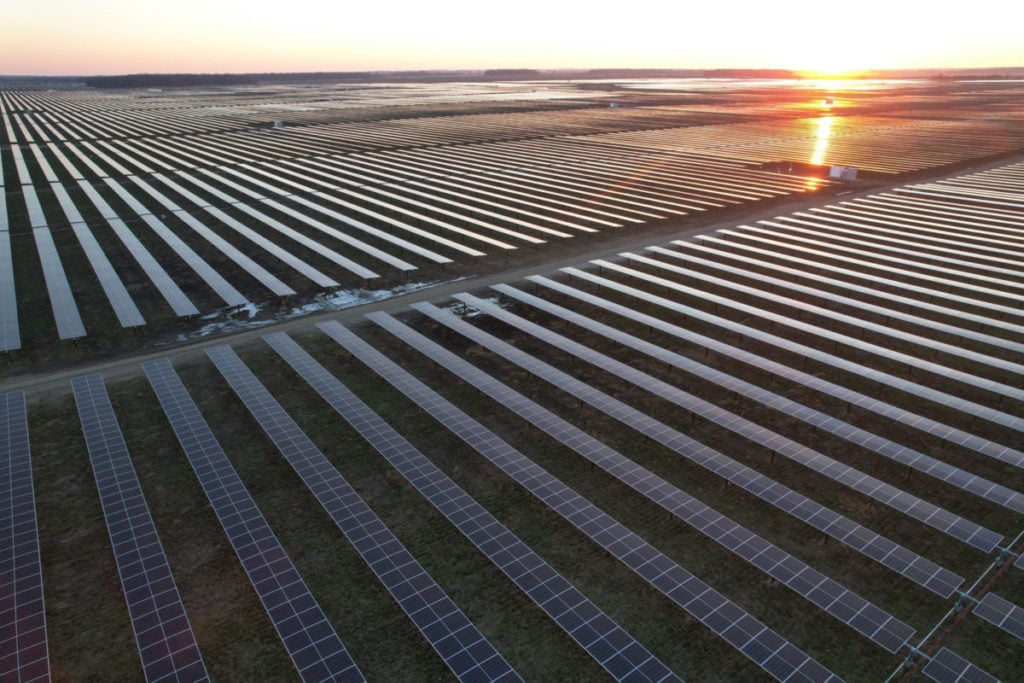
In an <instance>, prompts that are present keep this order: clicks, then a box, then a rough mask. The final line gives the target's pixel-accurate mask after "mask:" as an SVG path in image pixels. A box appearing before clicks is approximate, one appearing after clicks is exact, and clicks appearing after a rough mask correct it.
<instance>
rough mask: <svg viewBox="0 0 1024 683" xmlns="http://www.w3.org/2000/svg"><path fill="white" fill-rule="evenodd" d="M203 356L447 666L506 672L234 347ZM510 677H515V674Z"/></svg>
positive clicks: (468, 673) (485, 676) (474, 676)
mask: <svg viewBox="0 0 1024 683" xmlns="http://www.w3.org/2000/svg"><path fill="white" fill-rule="evenodd" d="M207 355H208V356H209V357H210V359H211V360H212V361H213V362H214V365H216V366H217V369H218V370H219V371H220V373H221V374H222V375H223V376H224V379H226V380H227V382H228V384H230V385H231V388H232V389H233V390H234V392H235V394H236V395H237V396H238V397H239V399H241V401H242V403H244V404H245V406H246V408H247V409H248V410H249V412H250V413H251V414H252V416H253V418H254V419H255V420H256V422H257V423H258V424H259V425H260V428H262V429H263V431H264V432H266V434H267V436H268V437H269V438H270V440H271V441H273V443H274V445H275V446H276V447H277V448H278V450H279V451H280V452H281V454H282V455H283V456H284V458H285V460H287V461H288V464H289V465H291V466H292V468H293V469H294V470H295V472H296V474H298V475H299V477H300V478H301V479H302V481H303V483H304V484H305V485H306V487H307V488H308V489H309V490H310V491H311V492H312V493H313V495H314V496H315V497H316V499H317V501H318V502H319V503H320V504H321V505H322V506H323V508H324V510H325V511H326V512H327V513H328V515H329V516H330V517H331V519H332V520H333V521H334V523H335V524H337V525H338V528H339V529H341V531H342V533H344V534H345V537H346V538H347V539H348V540H349V542H350V543H351V544H352V545H353V546H354V547H355V548H356V550H357V551H358V552H359V554H360V556H361V557H362V558H363V560H364V561H365V562H366V563H367V564H368V565H369V566H370V569H372V570H373V573H374V574H375V575H376V576H377V578H378V579H379V580H380V582H381V583H382V584H384V587H385V588H387V590H388V592H389V593H391V595H392V597H394V599H395V601H396V602H397V603H398V604H399V606H400V607H401V608H402V610H403V611H404V612H405V613H406V614H407V615H408V616H409V618H410V619H411V620H412V622H413V623H414V624H415V625H416V627H417V628H418V629H419V630H420V632H421V633H422V634H423V636H424V637H425V638H426V639H427V642H429V643H430V644H431V646H432V647H433V648H434V649H435V650H436V651H437V653H438V654H439V655H440V656H441V658H442V659H443V660H444V662H445V664H446V665H448V667H449V668H451V669H452V670H453V671H454V672H455V673H456V674H457V675H459V676H460V677H464V678H465V680H490V679H491V676H492V672H493V675H494V677H495V678H496V679H500V678H502V677H506V676H508V675H509V672H510V669H509V668H508V664H507V663H506V662H505V661H504V659H503V658H502V657H501V655H500V654H498V652H497V650H495V649H494V647H493V646H492V645H491V644H490V643H489V642H488V641H487V640H486V639H485V638H484V636H483V635H482V634H481V633H480V632H479V631H478V630H477V629H476V627H475V626H473V625H472V623H471V622H469V620H468V619H467V617H466V616H465V614H463V612H462V611H461V610H460V609H459V608H458V606H457V605H456V604H455V603H454V602H453V601H452V600H451V598H450V597H448V595H447V594H446V593H445V592H444V590H443V589H442V588H441V587H440V586H439V585H438V584H437V582H436V581H434V579H433V578H432V577H431V576H430V574H428V573H427V571H426V570H425V569H424V568H423V567H422V566H421V565H420V563H419V562H418V561H417V560H416V558H414V557H413V556H412V554H411V553H409V551H408V550H406V548H405V546H403V545H402V543H401V542H400V541H399V540H398V539H397V538H396V537H395V535H394V534H393V533H391V531H390V530H389V529H388V528H387V526H385V524H384V522H382V521H381V520H380V517H378V516H377V514H376V513H375V512H374V511H373V510H372V509H371V508H370V506H369V505H367V503H366V501H365V500H363V498H362V497H361V496H360V495H359V494H358V493H357V492H356V490H355V489H353V488H352V486H351V485H350V484H349V483H348V482H347V481H346V480H345V478H344V477H342V476H341V473H340V472H338V470H337V469H335V468H334V466H333V465H331V463H330V461H328V460H327V458H326V457H325V456H324V454H323V453H322V452H321V451H320V449H318V448H317V447H316V445H315V444H314V443H313V442H312V441H311V440H310V439H309V437H308V436H306V434H305V433H304V432H303V431H302V429H301V428H300V427H299V426H298V424H296V423H295V421H294V420H293V419H292V418H291V417H290V416H289V415H288V413H286V412H285V410H284V408H282V407H281V405H280V404H279V403H278V402H277V401H276V400H275V399H274V397H273V396H272V395H271V394H270V392H269V391H267V389H266V387H264V386H263V384H262V383H261V382H260V381H259V379H257V378H256V376H255V375H253V374H252V372H251V371H250V370H249V368H247V367H246V366H245V364H244V363H243V362H242V360H241V359H240V358H239V357H238V356H237V355H236V354H235V352H234V351H233V350H232V349H231V348H230V347H228V346H217V347H214V348H212V349H209V350H208V351H207ZM512 678H515V675H514V673H513V674H512Z"/></svg>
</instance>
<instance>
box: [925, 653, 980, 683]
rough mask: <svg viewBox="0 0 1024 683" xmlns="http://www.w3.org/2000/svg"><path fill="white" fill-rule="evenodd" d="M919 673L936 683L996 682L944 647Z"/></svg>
mask: <svg viewBox="0 0 1024 683" xmlns="http://www.w3.org/2000/svg"><path fill="white" fill-rule="evenodd" d="M921 673H923V674H924V675H925V676H927V677H928V678H930V679H932V680H933V681H936V683H996V681H997V680H998V679H996V677H995V676H993V675H991V674H989V673H987V672H985V671H983V670H981V669H979V668H978V667H976V666H975V665H974V664H971V663H970V662H968V661H967V660H966V659H964V658H963V657H961V656H960V655H958V654H957V653H955V652H953V651H952V650H950V649H949V648H946V647H944V648H941V649H940V650H939V651H938V652H936V653H935V655H934V656H932V657H931V659H929V660H928V663H927V664H925V665H924V668H922V669H921Z"/></svg>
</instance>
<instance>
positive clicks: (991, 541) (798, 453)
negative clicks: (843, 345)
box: [494, 285, 1003, 552]
mask: <svg viewBox="0 0 1024 683" xmlns="http://www.w3.org/2000/svg"><path fill="white" fill-rule="evenodd" d="M494 289H495V290H497V291H499V292H501V293H502V294H506V295H508V296H510V297H512V298H515V299H518V300H520V301H526V302H528V303H531V304H534V305H536V306H537V307H538V308H543V309H545V310H550V309H549V307H548V306H547V305H545V303H544V301H543V300H542V299H539V298H537V297H533V296H531V295H529V294H526V293H524V292H522V291H519V290H517V289H515V288H513V287H510V286H508V285H496V286H495V288H494ZM564 315H571V314H570V313H565V314H564ZM572 318H573V321H574V322H577V323H578V324H581V325H585V320H584V319H583V316H572ZM506 320H509V318H506ZM515 324H516V325H517V327H519V329H524V330H526V329H529V330H531V331H536V330H538V329H539V328H538V327H536V326H534V325H532V324H530V323H527V322H523V321H522V320H521V319H520V320H519V321H518V322H516V323H515ZM590 327H593V326H590ZM602 331H603V332H604V333H605V334H607V335H609V336H611V338H612V339H613V340H614V341H615V342H617V343H619V344H622V345H623V346H627V347H630V348H634V349H640V350H642V351H644V352H647V353H650V354H651V355H656V356H659V357H661V358H660V359H662V360H664V356H663V354H662V353H661V349H660V348H659V347H656V346H654V345H652V344H647V343H646V342H642V341H641V340H638V339H636V338H635V337H632V336H630V335H626V334H624V333H621V332H619V331H618V330H615V329H613V328H610V327H606V328H603V329H602ZM542 336H543V338H544V339H545V340H546V341H548V342H550V343H552V344H554V345H556V346H558V347H559V348H562V349H563V350H565V351H568V352H570V353H572V354H574V355H576V356H577V357H580V358H583V359H585V360H587V361H588V362H591V363H593V364H594V365H597V366H598V367H601V368H604V369H605V370H607V371H609V372H612V373H614V374H615V375H617V376H619V377H622V378H623V379H626V380H628V381H631V382H633V383H634V384H637V385H638V386H642V387H643V388H644V389H646V390H648V391H651V392H652V393H656V394H657V395H659V396H660V397H662V398H665V399H666V400H669V401H672V402H673V403H675V404H677V405H679V406H680V407H683V408H685V409H687V410H689V411H690V412H692V413H693V414H694V415H700V416H702V417H704V418H706V419H708V420H711V421H713V422H715V423H716V424H718V425H720V426H722V427H725V428H726V429H729V430H732V431H734V432H736V433H737V434H741V435H743V436H745V437H747V438H749V439H751V440H752V441H755V442H756V443H758V444H761V445H764V446H766V447H769V448H771V450H772V451H773V452H774V453H776V454H778V455H782V456H784V457H787V458H790V459H791V460H793V461H794V462H798V463H800V464H802V465H804V466H806V467H808V468H810V469H813V470H814V471H815V472H818V473H820V474H823V475H824V476H827V477H829V478H831V479H833V480H835V481H837V482H840V483H842V484H844V485H846V486H849V487H850V488H852V489H855V490H857V491H859V492H861V493H864V494H865V495H868V496H870V497H872V498H874V499H875V500H878V501H880V502H882V503H883V504H884V505H888V506H889V507H892V508H894V509H897V510H899V511H900V512H903V513H904V514H907V515H909V516H910V517H913V518H915V519H918V520H920V521H922V522H924V523H926V524H928V525H930V526H933V527H935V528H937V529H939V530H941V531H943V532H944V533H947V534H949V535H950V536H953V537H954V538H957V539H959V540H961V541H964V542H965V543H968V544H970V545H973V546H975V547H977V548H979V549H981V550H983V551H985V552H991V551H992V550H993V549H994V548H995V547H996V546H998V545H999V543H1000V541H1002V538H1003V537H1002V536H1000V535H999V534H997V533H995V532H993V531H990V530H988V529H985V528H983V527H981V526H980V525H978V524H975V523H973V522H970V521H968V520H965V519H963V518H962V517H959V516H958V515H954V514H952V513H950V512H948V511H946V510H943V509H941V508H939V507H937V506H935V505H933V504H931V503H928V502H927V501H924V500H921V499H920V498H918V497H917V496H914V495H911V494H909V493H906V492H905V491H902V490H900V489H898V488H896V487H894V486H892V485H890V484H887V483H885V482H883V481H881V480H879V479H877V478H876V477H872V476H870V475H868V474H865V473H864V472H862V471H860V470H857V469H856V468H853V467H850V466H847V465H844V464H842V463H840V462H838V461H836V460H835V459H833V458H830V457H828V456H827V455H824V454H823V453H819V452H816V451H813V450H812V449H810V448H807V447H805V446H802V445H800V444H799V443H796V442H794V441H792V440H791V439H788V438H786V437H784V436H782V435H781V434H778V433H777V432H774V431H773V430H771V429H768V428H767V427H763V426H761V425H760V424H757V423H755V422H752V421H750V420H747V419H745V418H743V417H741V416H739V415H737V414H735V413H733V412H731V411H728V410H725V409H722V408H719V407H717V406H715V405H713V404H711V403H709V402H707V401H705V400H703V399H700V398H697V397H696V396H693V395H692V394H688V393H686V392H683V391H680V390H678V389H676V388H675V387H673V386H671V385H669V384H668V383H666V382H663V381H661V380H659V379H657V378H655V377H652V376H650V375H648V374H646V373H641V372H638V371H636V370H633V369H632V368H629V367H628V366H627V365H626V364H624V363H621V362H619V361H616V360H613V359H611V358H608V357H607V356H605V355H603V354H599V353H596V352H594V351H591V350H590V349H587V348H585V347H584V346H582V345H581V344H578V343H577V342H573V341H571V340H569V339H567V338H565V337H562V336H560V335H557V334H555V333H553V332H550V331H548V332H545V333H543V335H542ZM672 360H679V364H681V365H683V364H684V363H683V362H682V361H681V359H677V358H673V359H672ZM685 365H686V367H687V369H690V368H691V364H689V363H685ZM693 365H696V364H693ZM695 374H699V375H700V376H702V377H704V378H705V379H710V377H709V376H708V375H709V373H707V372H699V371H698V373H695ZM725 383H726V384H727V385H728V388H729V389H730V390H731V391H734V392H736V393H739V394H741V395H743V396H745V397H751V393H753V392H752V391H749V390H748V389H747V387H745V386H743V383H742V382H741V381H736V380H733V378H731V377H730V378H729V379H728V380H726V382H725Z"/></svg>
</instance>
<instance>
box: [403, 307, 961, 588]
mask: <svg viewBox="0 0 1024 683" xmlns="http://www.w3.org/2000/svg"><path fill="white" fill-rule="evenodd" d="M458 298H459V299H460V300H462V301H465V302H467V303H469V304H471V305H472V306H473V307H475V308H477V309H479V310H482V311H485V312H486V313H488V314H489V315H492V316H494V317H498V318H499V319H503V320H506V321H510V320H512V317H511V316H509V315H507V314H506V313H505V312H504V311H503V310H502V309H500V308H499V307H497V306H493V305H491V304H489V303H487V302H484V301H482V300H480V299H478V298H476V297H472V296H469V295H458ZM413 307H414V308H416V309H417V310H419V311H420V312H423V313H425V314H427V315H430V316H431V317H433V318H434V319H436V320H439V321H440V322H443V323H446V324H447V322H449V320H448V319H446V318H444V317H442V316H438V314H437V312H436V309H434V310H433V311H432V310H431V308H432V307H430V306H429V305H426V304H414V306H413ZM463 330H464V328H463ZM467 333H468V331H467ZM472 338H473V339H474V341H477V342H478V343H481V344H483V345H484V346H486V347H487V348H489V349H491V350H492V351H495V352H496V353H498V354H499V355H503V356H504V357H506V358H508V359H509V360H511V361H512V362H514V363H517V364H518V365H520V366H521V367H523V368H524V369H527V370H529V371H530V372H532V373H534V374H536V375H537V376H538V377H541V378H543V379H545V380H546V381H548V382H550V383H552V384H554V385H555V386H556V387H558V388H559V389H561V390H562V391H565V392H567V393H569V394H571V395H573V396H575V397H577V398H579V399H580V400H582V401H584V402H587V403H589V404H591V405H593V406H594V407H595V408H597V409H598V410H601V411H602V412H604V413H606V414H607V415H609V416H611V417H614V418H615V419H617V420H619V421H621V422H623V423H624V424H625V425H627V426H628V427H630V428H632V429H635V430H637V431H639V432H641V433H643V434H645V435H647V436H649V437H650V438H652V439H654V440H655V441H657V442H659V443H661V444H662V445H664V446H666V447H668V448H670V449H672V450H674V451H676V452H677V453H679V454H680V455H682V456H683V457H685V458H687V459H688V460H691V461H693V462H694V463H696V464H698V465H700V466H701V467H704V468H705V469H708V470H710V471H711V472H714V473H715V474H717V475H718V476H721V477H724V478H726V479H727V480H729V481H733V482H735V483H736V484H737V485H739V486H741V487H742V488H743V489H744V490H746V491H748V492H749V493H751V494H752V495H755V496H757V497H758V498H761V499H762V500H764V501H765V502H767V503H770V504H771V505H773V506H775V507H777V508H779V509H780V510H782V511H783V512H786V513H787V514H790V515H792V516H794V517H796V518H797V519H800V520H801V521H803V522H806V523H808V524H810V525H811V526H813V527H815V528H817V529H819V530H820V531H822V532H823V533H826V534H828V535H829V536H832V537H833V538H836V539H837V540H839V541H840V542H842V543H845V544H847V545H849V546H850V547H851V548H853V549H854V550H857V551H858V552H861V553H863V554H864V555H866V556H868V557H870V558H871V559H873V560H875V561H876V562H879V563H881V564H883V565H885V566H886V567H889V568H890V569H892V570H893V571H896V572H898V573H900V574H901V575H903V576H904V577H906V578H907V579H909V580H911V581H913V582H915V583H917V584H919V585H921V586H924V587H925V588H927V589H929V590H931V591H934V592H935V593H937V594H938V595H941V596H943V597H948V596H950V595H952V593H953V591H955V590H956V588H957V587H958V586H960V585H961V584H962V583H963V578H962V577H960V576H958V575H956V574H955V573H953V572H951V571H949V570H947V569H945V568H943V567H942V566H940V565H938V564H936V563H934V562H932V561H931V560H929V559H927V558H925V557H922V556H921V555H918V554H917V553H914V552H913V551H911V550H908V549H907V548H904V547H902V546H900V545H899V544H897V543H894V542H893V541H891V540H889V539H888V538H886V537H884V536H882V535H880V534H877V533H875V532H873V531H871V530H869V529H867V528H865V527H863V526H862V525H860V524H857V523H856V522H854V521H853V520H851V519H850V518H848V517H845V516H843V515H840V514H838V513H836V512H835V511H833V510H831V509H829V508H828V507H826V506H824V505H821V504H820V503H817V502H816V501H814V500H811V499H810V498H808V497H807V496H804V495H802V494H800V493H798V492H797V491H794V490H793V489H791V488H788V487H786V486H783V485H781V484H779V483H778V482H776V481H774V480H772V479H771V478H769V477H766V476H765V475H763V474H760V473H759V472H757V471H756V470H754V469H752V468H750V467H747V466H745V465H742V464H741V463H739V462H738V461H736V460H734V459H732V458H730V457H728V456H727V455H725V454H723V453H721V452H718V451H716V450H714V449H712V448H710V447H708V446H706V445H705V444H702V443H700V442H698V441H696V440H694V439H691V438H690V437H688V436H686V435H685V434H683V433H681V432H679V431H678V430H676V429H673V428H671V427H669V426H668V425H665V424H664V423H661V422H659V421H657V420H655V419H654V418H651V417H650V416H648V415H646V414H645V413H643V412H641V411H639V410H636V409H635V408H632V407H630V406H628V405H626V404H625V403H623V402H621V401H618V400H616V399H614V398H612V397H611V396H609V395H608V394H606V393H605V392H602V391H600V390H598V389H595V388H594V387H593V386H591V385H589V384H586V383H584V382H581V381H579V380H576V379H575V378H573V377H571V376H569V375H567V374H566V373H564V372H562V371H560V370H558V369H556V368H554V367H552V366H550V365H549V364H547V363H544V362H542V361H538V360H537V359H536V358H532V357H531V358H528V359H522V358H520V357H519V356H518V354H512V353H511V351H512V349H511V348H509V345H507V344H505V343H504V342H501V341H500V340H498V339H496V338H494V337H492V336H490V335H486V334H485V333H481V332H480V331H478V330H472Z"/></svg>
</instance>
